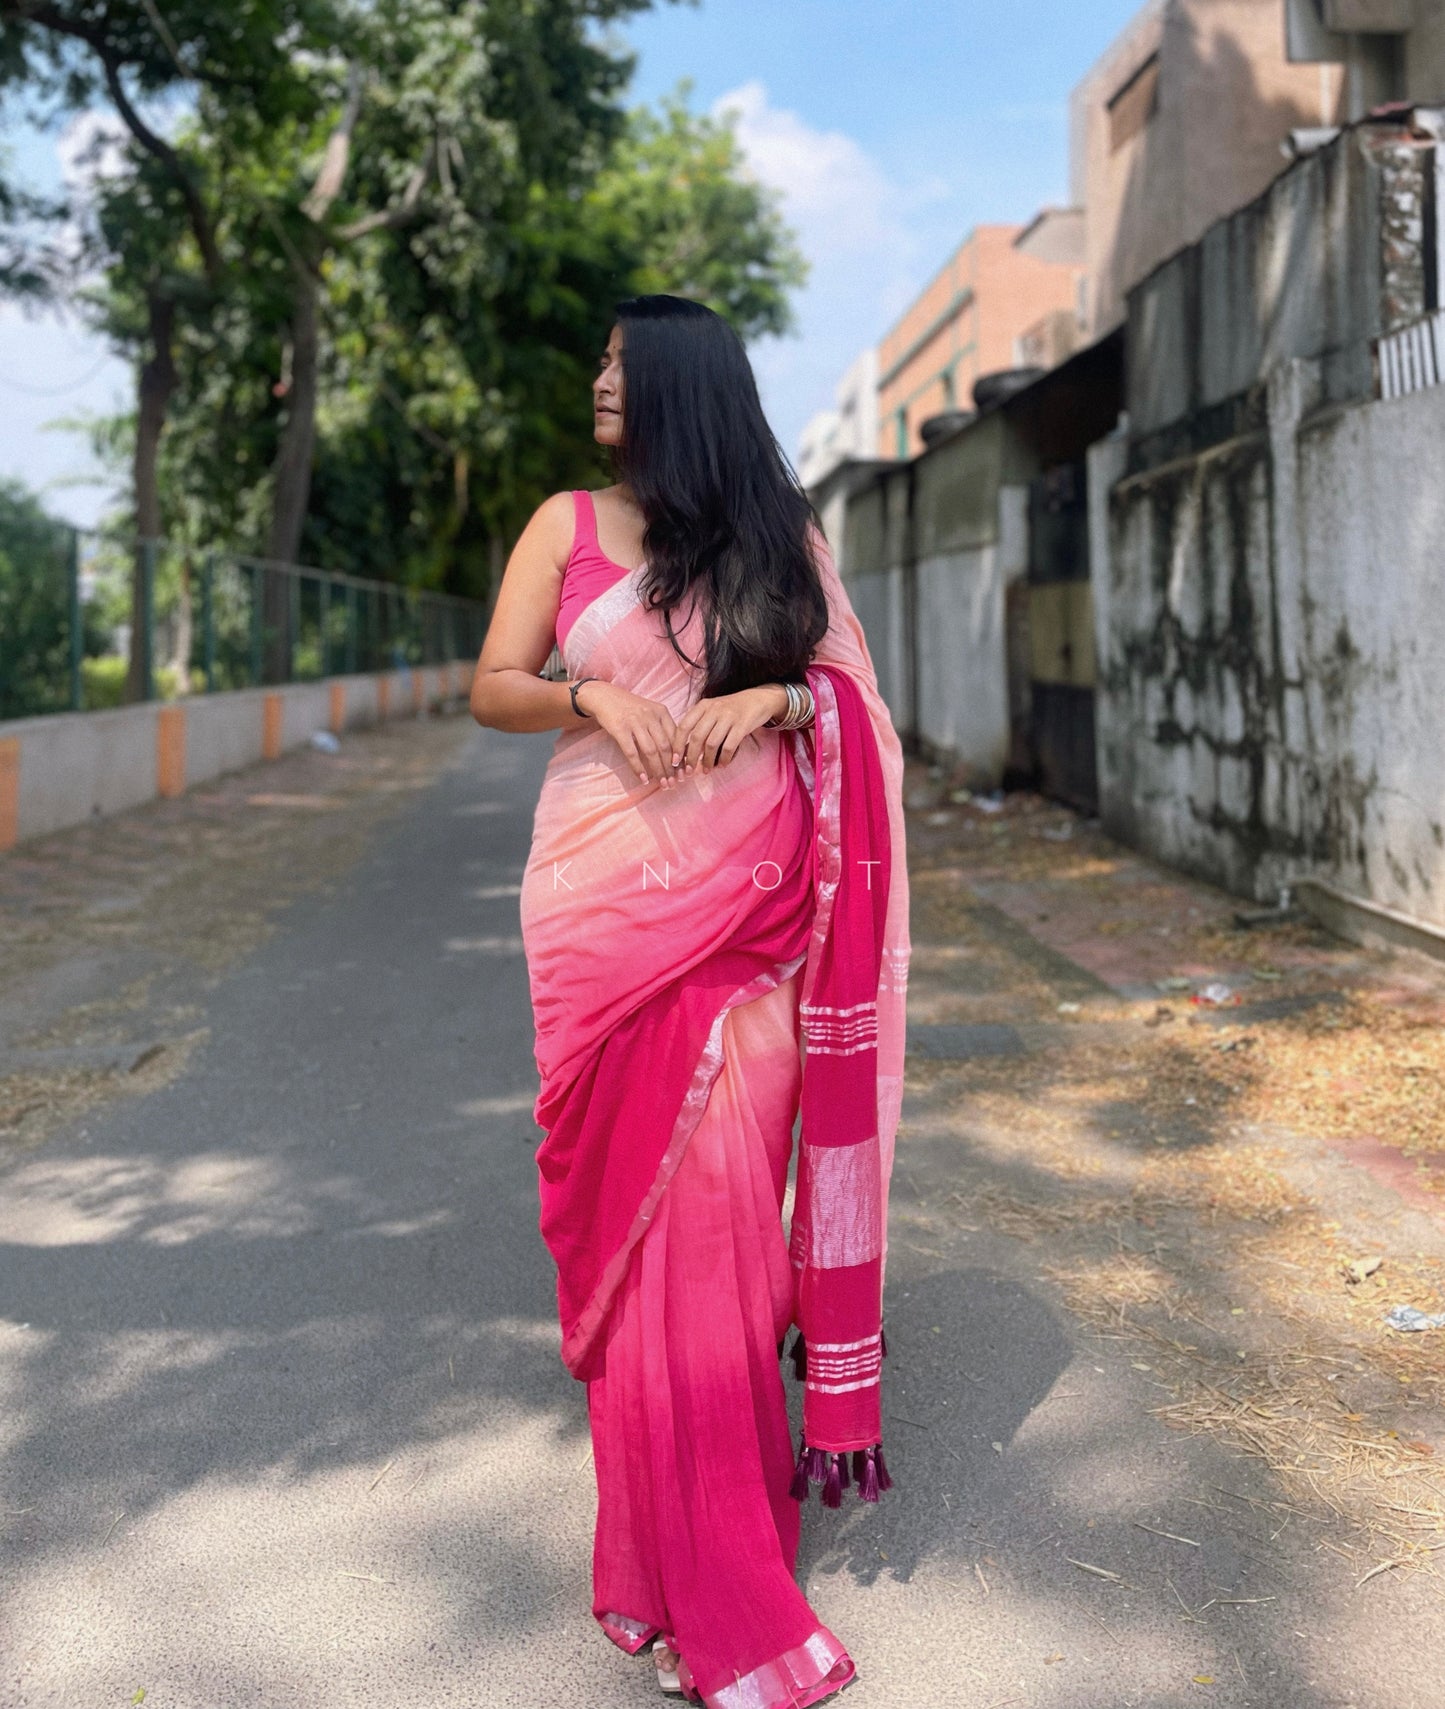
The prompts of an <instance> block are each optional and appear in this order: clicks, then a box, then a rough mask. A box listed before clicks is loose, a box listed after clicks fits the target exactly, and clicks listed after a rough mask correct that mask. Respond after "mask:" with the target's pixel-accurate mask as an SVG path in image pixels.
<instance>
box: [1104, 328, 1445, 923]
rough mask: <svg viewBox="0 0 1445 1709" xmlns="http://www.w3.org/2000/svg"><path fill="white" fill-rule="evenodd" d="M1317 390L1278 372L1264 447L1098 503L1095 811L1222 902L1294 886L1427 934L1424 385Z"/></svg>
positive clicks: (1435, 461) (1436, 524) (1435, 617)
mask: <svg viewBox="0 0 1445 1709" xmlns="http://www.w3.org/2000/svg"><path fill="white" fill-rule="evenodd" d="M1320 390H1321V385H1320V376H1319V372H1318V369H1317V368H1315V367H1313V366H1312V365H1310V364H1306V363H1299V362H1294V363H1289V364H1286V365H1285V366H1284V367H1282V368H1280V369H1279V370H1277V371H1276V373H1275V374H1274V375H1273V376H1272V377H1271V381H1270V384H1269V388H1268V393H1267V409H1266V423H1265V429H1264V430H1263V431H1260V432H1255V433H1251V434H1246V435H1243V436H1241V437H1238V438H1235V439H1232V440H1230V441H1227V442H1225V443H1223V444H1220V445H1217V446H1214V447H1212V448H1210V449H1209V450H1208V451H1206V452H1204V453H1203V454H1201V455H1199V456H1196V457H1193V458H1186V459H1182V460H1180V461H1177V462H1175V463H1172V464H1168V465H1165V466H1163V467H1160V468H1157V469H1153V470H1148V471H1145V472H1142V473H1138V474H1135V475H1133V476H1129V477H1127V478H1125V479H1124V480H1122V481H1121V482H1120V483H1119V484H1118V485H1117V486H1114V487H1113V492H1112V499H1111V506H1110V520H1109V526H1108V528H1107V531H1106V533H1107V538H1106V539H1104V540H1101V542H1100V545H1101V547H1102V548H1103V550H1104V553H1105V556H1104V558H1103V559H1101V560H1100V561H1099V562H1096V565H1095V577H1096V592H1097V595H1098V603H1097V606H1096V612H1097V623H1098V645H1099V648H1100V655H1101V659H1100V664H1101V674H1102V683H1103V690H1104V691H1103V693H1102V694H1101V696H1100V702H1099V738H1100V773H1101V776H1100V783H1101V796H1102V801H1101V811H1102V814H1103V817H1104V820H1105V823H1106V825H1107V826H1108V827H1109V828H1110V829H1111V830H1112V831H1113V832H1114V833H1115V834H1117V835H1120V836H1122V837H1124V838H1125V840H1127V841H1130V842H1133V843H1135V844H1137V845H1139V846H1142V847H1144V848H1147V849H1149V850H1150V851H1151V852H1153V853H1155V854H1157V855H1160V856H1162V857H1163V858H1164V859H1166V860H1169V861H1171V862H1174V863H1175V864H1178V865H1180V866H1184V867H1187V868H1189V869H1190V870H1192V871H1195V872H1198V873H1201V874H1203V875H1204V876H1206V877H1208V878H1211V879H1214V880H1216V881H1217V882H1220V883H1222V884H1224V885H1226V886H1228V887H1229V888H1231V889H1233V890H1235V891H1237V892H1239V893H1241V894H1247V895H1253V896H1256V897H1258V898H1260V899H1261V900H1273V898H1274V896H1275V894H1276V891H1277V888H1278V886H1279V885H1281V884H1283V883H1287V882H1291V881H1293V880H1295V879H1297V878H1300V877H1302V876H1307V875H1313V876H1316V877H1321V878H1324V879H1326V880H1327V881H1328V882H1330V883H1331V884H1334V885H1335V886H1337V887H1338V888H1339V889H1340V890H1342V891H1344V892H1345V893H1346V894H1349V895H1353V896H1356V897H1359V898H1361V899H1363V900H1366V901H1368V902H1373V903H1376V904H1380V905H1383V906H1385V907H1389V908H1393V909H1396V910H1399V911H1400V912H1401V913H1404V914H1406V915H1409V916H1411V917H1413V918H1415V919H1418V920H1422V921H1425V922H1427V923H1429V924H1432V925H1435V926H1445V743H1442V742H1441V740H1440V713H1439V704H1440V696H1439V682H1440V669H1441V667H1440V661H1441V659H1442V658H1445V601H1442V600H1441V599H1440V588H1441V586H1442V582H1445V482H1442V481H1441V480H1440V478H1439V470H1440V446H1441V445H1442V444H1445V388H1441V387H1436V388H1433V389H1430V390H1426V391H1421V392H1418V393H1415V394H1414V395H1412V396H1410V397H1406V398H1402V399H1397V400H1394V401H1391V402H1369V403H1364V404H1356V405H1353V406H1338V405H1334V406H1332V405H1328V404H1325V405H1319V404H1317V403H1315V402H1314V400H1315V399H1317V398H1318V397H1319V395H1320ZM1118 455H1119V453H1118V447H1117V445H1112V446H1106V447H1104V448H1101V451H1100V452H1099V453H1098V454H1097V456H1096V459H1095V461H1096V479H1097V480H1098V483H1099V485H1100V486H1106V485H1107V484H1109V483H1110V476H1111V474H1112V473H1114V472H1116V469H1115V470H1110V469H1109V468H1107V467H1106V466H1105V465H1106V464H1107V462H1108V460H1109V459H1110V458H1113V459H1114V460H1115V464H1116V468H1117V461H1118Z"/></svg>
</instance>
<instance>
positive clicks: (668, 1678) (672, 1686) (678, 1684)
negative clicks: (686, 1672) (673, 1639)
mask: <svg viewBox="0 0 1445 1709" xmlns="http://www.w3.org/2000/svg"><path fill="white" fill-rule="evenodd" d="M661 1650H667V1651H669V1652H672V1646H671V1645H670V1644H669V1643H668V1641H667V1639H666V1638H657V1639H654V1641H653V1645H652V1653H653V1656H654V1657H655V1656H656V1655H657V1654H658V1652H659V1651H661ZM674 1653H675V1652H674ZM653 1666H654V1667H657V1663H656V1661H654V1662H653ZM657 1683H658V1685H659V1687H660V1688H661V1690H662V1692H663V1694H664V1695H665V1696H667V1697H681V1696H682V1681H681V1680H680V1679H679V1678H678V1676H677V1670H676V1669H675V1668H674V1669H673V1670H672V1672H670V1673H664V1672H663V1670H662V1669H661V1668H660V1667H657Z"/></svg>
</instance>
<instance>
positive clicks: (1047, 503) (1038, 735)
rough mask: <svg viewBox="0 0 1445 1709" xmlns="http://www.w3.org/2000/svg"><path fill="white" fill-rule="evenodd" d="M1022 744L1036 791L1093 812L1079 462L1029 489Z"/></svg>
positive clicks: (1089, 644)
mask: <svg viewBox="0 0 1445 1709" xmlns="http://www.w3.org/2000/svg"><path fill="white" fill-rule="evenodd" d="M1028 636H1029V645H1028V657H1029V677H1030V681H1029V702H1030V713H1029V730H1030V747H1031V749H1032V757H1033V763H1034V771H1035V776H1036V778H1037V782H1038V786H1039V788H1040V789H1041V790H1043V792H1044V793H1045V794H1046V795H1052V796H1055V797H1056V798H1058V799H1059V800H1061V801H1067V802H1068V803H1069V804H1070V805H1071V806H1073V807H1078V808H1081V809H1083V810H1084V811H1085V812H1088V813H1093V812H1095V811H1096V810H1097V808H1098V802H1099V781H1098V769H1097V762H1096V755H1095V747H1094V683H1095V664H1094V609H1093V600H1092V598H1091V595H1090V588H1089V509H1088V482H1087V477H1086V469H1085V465H1084V463H1083V462H1082V461H1080V462H1073V463H1060V464H1057V465H1056V466H1055V467H1053V468H1051V469H1046V470H1045V471H1044V473H1043V474H1042V475H1039V476H1038V477H1037V478H1036V479H1035V480H1034V481H1033V482H1031V483H1030V486H1029V570H1028Z"/></svg>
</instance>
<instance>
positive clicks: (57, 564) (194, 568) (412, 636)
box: [0, 524, 487, 718]
mask: <svg viewBox="0 0 1445 1709" xmlns="http://www.w3.org/2000/svg"><path fill="white" fill-rule="evenodd" d="M24 556H25V558H26V560H27V561H26V562H24V563H13V562H10V561H9V560H7V559H4V558H3V555H0V718H17V717H27V716H33V715H35V714H37V713H44V712H61V711H66V710H82V709H88V708H96V707H101V706H109V705H119V704H122V703H123V702H124V701H126V700H129V699H137V698H139V699H146V700H153V699H170V698H173V697H175V696H177V695H180V694H187V693H190V694H200V693H215V692H218V691H222V690H226V689H235V688H249V687H253V686H257V685H259V684H262V683H282V682H306V681H314V680H317V679H319V678H322V677H328V676H339V675H346V674H351V673H355V672H360V671H377V670H387V669H392V668H396V667H399V666H403V665H424V664H441V663H445V662H447V661H449V660H452V659H461V658H474V657H475V656H476V654H477V653H478V652H479V651H480V650H481V645H482V640H483V637H484V634H485V630H486V620H487V607H486V606H485V605H484V604H483V603H482V602H481V601H479V600H470V599H459V598H456V597H454V596H452V595H449V594H438V593H427V592H421V591H419V590H416V589H411V588H404V587H400V586H398V585H396V584H394V583H389V582H379V581H370V580H367V579H364V578H362V577H359V576H349V575H343V574H338V573H337V572H335V571H330V570H317V569H311V568H308V567H306V566H304V565H299V564H280V563H275V562H272V561H269V560H267V559H263V558H256V557H250V556H248V555H246V554H244V553H238V552H228V551H224V550H220V549H205V550H200V549H196V548H193V547H188V546H183V545H178V544H176V543H174V542H168V541H164V540H142V541H127V540H120V539H116V538H115V537H113V536H108V535H104V534H87V533H83V532H82V531H80V530H77V529H73V528H69V527H65V526H63V525H60V524H57V525H56V526H55V531H54V538H53V540H51V541H49V542H48V543H47V542H31V543H30V544H29V547H28V549H27V552H26V553H25V554H24ZM137 627H138V633H139V646H138V648H137V649H135V651H136V652H137V654H138V659H137V661H136V668H133V667H132V665H131V662H130V655H131V652H132V648H131V646H130V636H131V634H132V632H134V631H136V630H137Z"/></svg>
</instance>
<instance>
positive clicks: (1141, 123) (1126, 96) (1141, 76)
mask: <svg viewBox="0 0 1445 1709" xmlns="http://www.w3.org/2000/svg"><path fill="white" fill-rule="evenodd" d="M1158 111H1159V55H1158V54H1157V53H1156V54H1151V55H1150V57H1149V58H1148V59H1146V60H1145V61H1144V63H1143V64H1142V65H1141V66H1140V67H1139V69H1138V70H1137V71H1136V72H1135V73H1134V75H1133V76H1132V77H1131V78H1130V79H1129V81H1128V82H1127V83H1125V84H1124V85H1123V87H1122V88H1120V89H1119V90H1118V91H1117V92H1116V93H1115V94H1114V96H1113V98H1112V99H1111V100H1110V102H1109V147H1110V149H1111V150H1112V151H1114V152H1117V151H1118V150H1119V149H1121V148H1122V147H1123V146H1124V144H1125V143H1126V142H1128V141H1129V139H1130V137H1135V136H1138V134H1139V132H1140V131H1142V130H1143V129H1144V127H1145V125H1147V124H1148V123H1149V121H1150V119H1152V118H1153V117H1154V115H1155V113H1157V112H1158Z"/></svg>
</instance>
